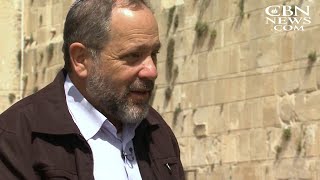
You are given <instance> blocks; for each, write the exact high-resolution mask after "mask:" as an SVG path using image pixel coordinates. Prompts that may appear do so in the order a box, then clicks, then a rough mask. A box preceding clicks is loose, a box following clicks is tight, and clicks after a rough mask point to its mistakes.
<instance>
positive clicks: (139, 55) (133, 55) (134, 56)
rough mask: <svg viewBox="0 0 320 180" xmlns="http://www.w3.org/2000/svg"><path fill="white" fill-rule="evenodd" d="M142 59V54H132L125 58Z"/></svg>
mask: <svg viewBox="0 0 320 180" xmlns="http://www.w3.org/2000/svg"><path fill="white" fill-rule="evenodd" d="M140 57H141V53H130V54H127V55H126V56H125V58H129V59H138V58H140Z"/></svg>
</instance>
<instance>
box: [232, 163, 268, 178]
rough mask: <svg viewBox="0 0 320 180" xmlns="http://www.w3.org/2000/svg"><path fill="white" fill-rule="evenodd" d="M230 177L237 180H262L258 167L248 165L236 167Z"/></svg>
mask: <svg viewBox="0 0 320 180" xmlns="http://www.w3.org/2000/svg"><path fill="white" fill-rule="evenodd" d="M232 177H234V179H237V180H260V179H262V178H263V177H262V172H261V169H260V168H259V166H257V165H248V164H238V165H236V167H235V168H234V170H233V173H232Z"/></svg>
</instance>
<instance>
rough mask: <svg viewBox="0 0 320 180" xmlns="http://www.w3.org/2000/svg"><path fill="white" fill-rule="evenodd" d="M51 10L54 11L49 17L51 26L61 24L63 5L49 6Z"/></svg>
mask: <svg viewBox="0 0 320 180" xmlns="http://www.w3.org/2000/svg"><path fill="white" fill-rule="evenodd" d="M51 9H54V15H53V16H51V18H52V19H51V26H53V25H56V24H61V22H62V21H63V19H64V14H63V3H62V2H59V3H56V4H54V5H52V6H51Z"/></svg>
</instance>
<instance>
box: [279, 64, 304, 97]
mask: <svg viewBox="0 0 320 180" xmlns="http://www.w3.org/2000/svg"><path fill="white" fill-rule="evenodd" d="M299 75H300V73H299V71H297V70H292V71H283V72H278V73H275V75H274V76H275V92H276V94H279V95H284V94H285V93H289V94H292V93H294V92H297V91H298V90H299V89H300V77H299Z"/></svg>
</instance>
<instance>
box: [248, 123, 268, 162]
mask: <svg viewBox="0 0 320 180" xmlns="http://www.w3.org/2000/svg"><path fill="white" fill-rule="evenodd" d="M267 152H268V148H267V133H266V131H265V130H263V129H257V130H252V131H250V157H251V160H266V159H267Z"/></svg>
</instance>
